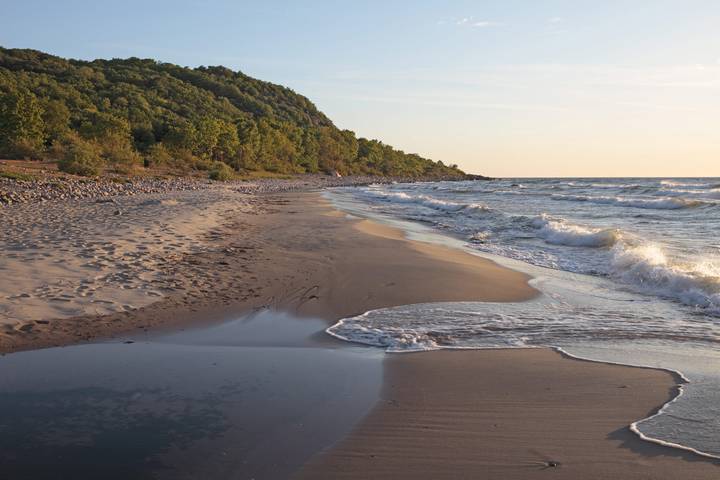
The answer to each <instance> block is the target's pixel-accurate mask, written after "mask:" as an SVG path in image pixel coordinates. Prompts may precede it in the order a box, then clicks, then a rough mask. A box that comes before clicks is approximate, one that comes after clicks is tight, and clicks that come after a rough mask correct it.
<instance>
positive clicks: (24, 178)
mask: <svg viewBox="0 0 720 480" xmlns="http://www.w3.org/2000/svg"><path fill="white" fill-rule="evenodd" d="M0 177H2V178H9V179H10V180H19V181H21V182H30V181H32V180H36V179H37V177H36V176H35V175H31V174H29V173H22V172H0Z"/></svg>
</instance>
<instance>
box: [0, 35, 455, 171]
mask: <svg viewBox="0 0 720 480" xmlns="http://www.w3.org/2000/svg"><path fill="white" fill-rule="evenodd" d="M0 155H2V156H4V157H6V158H30V159H40V158H50V159H56V160H58V165H59V167H60V168H61V169H63V170H65V171H68V172H71V173H76V174H81V175H96V174H99V173H101V172H103V171H105V170H108V169H110V170H114V171H120V172H129V171H132V170H133V169H135V168H138V167H140V166H144V167H151V168H152V167H162V168H169V169H173V170H180V171H188V170H211V171H213V172H214V173H213V175H215V176H216V177H227V176H231V175H232V174H233V173H234V172H241V173H242V172H252V171H266V172H273V173H280V174H294V173H316V172H325V173H334V172H337V173H340V174H342V175H348V174H372V175H390V176H407V177H420V176H425V177H452V176H462V175H463V173H462V172H461V171H460V170H459V169H458V168H457V166H455V165H445V164H443V163H442V162H434V161H432V160H429V159H426V158H423V157H421V156H419V155H417V154H412V153H405V152H403V151H400V150H397V149H394V148H392V147H391V146H389V145H385V144H384V143H382V142H380V141H378V140H368V139H366V138H357V137H356V135H355V134H354V133H353V132H352V131H350V130H340V129H338V128H337V127H336V126H335V125H333V123H332V122H331V121H330V120H329V119H328V118H327V117H326V116H325V115H324V114H323V113H322V112H320V111H319V110H318V109H317V108H316V107H315V105H313V103H312V102H310V101H309V100H308V99H307V98H305V97H304V96H302V95H299V94H297V93H295V92H293V91H292V90H290V89H289V88H286V87H283V86H280V85H275V84H272V83H269V82H264V81H261V80H257V79H254V78H251V77H249V76H247V75H245V74H243V73H242V72H234V71H232V70H230V69H227V68H225V67H220V66H219V67H199V68H193V69H191V68H186V67H181V66H178V65H173V64H169V63H161V62H157V61H155V60H148V59H139V58H129V59H113V60H94V61H91V62H87V61H80V60H67V59H63V58H59V57H56V56H52V55H49V54H45V53H42V52H38V51H35V50H19V49H4V48H0Z"/></svg>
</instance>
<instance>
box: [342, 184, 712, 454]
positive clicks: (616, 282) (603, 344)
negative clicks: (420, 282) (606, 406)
mask: <svg viewBox="0 0 720 480" xmlns="http://www.w3.org/2000/svg"><path fill="white" fill-rule="evenodd" d="M329 197H330V198H331V200H333V201H334V202H335V203H336V205H337V206H338V207H340V208H341V209H344V210H345V211H347V212H348V213H350V214H352V215H355V216H365V217H371V218H374V219H376V220H379V221H383V222H387V223H390V224H394V225H395V226H398V227H400V228H402V229H404V230H405V231H406V232H407V235H408V236H409V237H411V238H416V239H418V240H423V241H430V242H438V243H443V244H448V245H451V246H453V247H456V248H463V249H466V250H468V251H469V252H471V253H475V254H478V255H481V256H485V257H489V258H491V259H493V260H495V261H497V262H498V263H501V264H503V265H506V266H508V267H510V268H514V269H516V270H520V271H523V272H525V273H528V274H529V275H531V276H532V277H533V280H532V284H533V285H534V286H535V287H536V288H537V289H538V290H540V291H541V292H542V294H541V295H540V296H539V297H538V298H536V299H534V300H532V301H529V302H520V303H480V302H463V303H435V304H420V305H406V306H402V307H396V308H390V309H380V310H375V311H371V312H367V313H365V314H364V315H360V316H358V317H354V318H348V319H344V320H341V321H340V322H338V323H337V324H336V325H334V326H332V327H330V328H329V329H328V333H330V334H331V335H334V336H336V337H338V338H341V339H344V340H348V341H351V342H357V343H363V344H367V345H374V346H378V347H382V348H385V349H386V350H387V351H390V352H404V351H417V350H432V349H438V348H508V347H509V348H533V347H553V348H557V349H560V350H562V351H564V352H565V353H567V354H568V355H571V356H577V357H581V358H586V359H592V360H597V361H604V362H611V363H622V364H628V365H636V366H647V367H653V368H662V369H666V370H669V371H673V372H676V373H677V374H678V378H680V379H681V383H682V384H681V386H680V395H679V396H678V397H676V398H675V399H674V400H673V401H672V402H670V403H668V404H666V405H665V406H664V407H663V408H662V410H661V411H660V412H658V414H657V415H653V416H652V417H650V418H647V419H638V421H637V422H636V423H635V424H633V425H632V428H633V430H634V431H636V433H638V434H639V435H640V436H641V437H643V438H645V439H646V440H649V441H654V442H658V443H663V444H667V445H670V446H675V447H678V448H685V449H689V450H693V451H696V452H698V453H700V454H702V455H706V456H710V457H717V458H720V238H718V235H719V234H720V179H636V178H631V179H572V180H567V179H522V180H498V181H489V182H484V181H483V182H477V181H476V182H437V183H418V184H397V185H371V186H368V187H361V188H347V189H338V190H334V191H333V192H332V193H330V194H329Z"/></svg>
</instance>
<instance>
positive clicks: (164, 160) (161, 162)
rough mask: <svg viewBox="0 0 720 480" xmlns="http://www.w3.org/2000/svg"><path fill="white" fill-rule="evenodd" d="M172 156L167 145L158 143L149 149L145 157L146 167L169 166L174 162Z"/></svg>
mask: <svg viewBox="0 0 720 480" xmlns="http://www.w3.org/2000/svg"><path fill="white" fill-rule="evenodd" d="M172 160H173V158H172V156H171V155H170V152H168V151H167V148H165V145H163V144H162V143H156V144H154V145H153V146H152V147H150V148H149V149H148V153H147V156H146V157H145V166H146V167H160V166H168V165H170V164H171V163H172Z"/></svg>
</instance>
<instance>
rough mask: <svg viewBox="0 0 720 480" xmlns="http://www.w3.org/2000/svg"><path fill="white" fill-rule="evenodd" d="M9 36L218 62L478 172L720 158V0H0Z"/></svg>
mask: <svg viewBox="0 0 720 480" xmlns="http://www.w3.org/2000/svg"><path fill="white" fill-rule="evenodd" d="M0 11H1V12H2V14H1V15H2V20H1V25H2V28H1V29H0V44H1V45H3V46H6V47H18V48H19V47H24V48H36V49H39V50H43V51H47V52H50V53H53V54H57V55H60V56H63V57H72V58H82V59H93V58H110V57H128V56H137V57H151V58H155V59H159V60H163V61H168V62H173V63H178V64H181V65H187V66H197V65H217V64H222V65H225V66H228V67H230V68H233V69H240V70H242V71H243V72H245V73H247V74H250V75H252V76H255V77H257V78H260V79H263V80H269V81H272V82H275V83H280V84H283V85H287V86H289V87H291V88H293V89H294V90H296V91H297V92H299V93H302V94H304V95H306V96H308V97H309V98H310V99H311V100H313V101H314V102H315V103H316V104H317V105H318V107H320V109H321V110H323V111H325V112H326V113H327V114H328V115H329V116H330V118H332V119H333V120H334V121H335V123H336V124H337V125H338V126H339V127H341V128H348V129H351V130H354V131H355V132H356V133H357V134H358V135H361V136H367V137H374V138H379V139H381V140H383V141H386V142H387V143H390V144H392V145H395V146H397V147H399V148H402V149H404V150H406V151H413V152H417V153H420V154H422V155H425V156H429V157H432V158H435V159H442V160H444V161H446V162H449V163H458V164H460V165H461V166H462V167H464V168H465V169H467V170H469V171H474V172H478V173H487V174H490V175H497V176H523V175H530V176H532V175H543V176H544V175H566V176H573V175H577V176H582V175H601V176H602V175H656V176H662V175H668V176H669V175H720V135H719V134H718V125H720V1H712V0H708V1H699V0H698V1H693V0H685V1H680V0H675V1H669V0H626V1H623V2H621V1H607V0H605V1H582V0H575V1H560V0H558V1H532V0H528V1H512V0H504V1H392V0H385V1H320V0H315V1H302V2H301V1H295V2H289V1H285V2H281V1H276V2H273V1H264V2H259V1H254V2H245V1H230V0H195V1H181V0H178V1H152V0H145V1H142V2H141V1H134V0H133V1H124V2H118V1H113V2H109V1H101V0H98V1H85V0H83V1H80V0H75V1H73V0H67V1H39V0H26V1H24V2H17V1H12V2H10V1H7V0H0Z"/></svg>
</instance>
